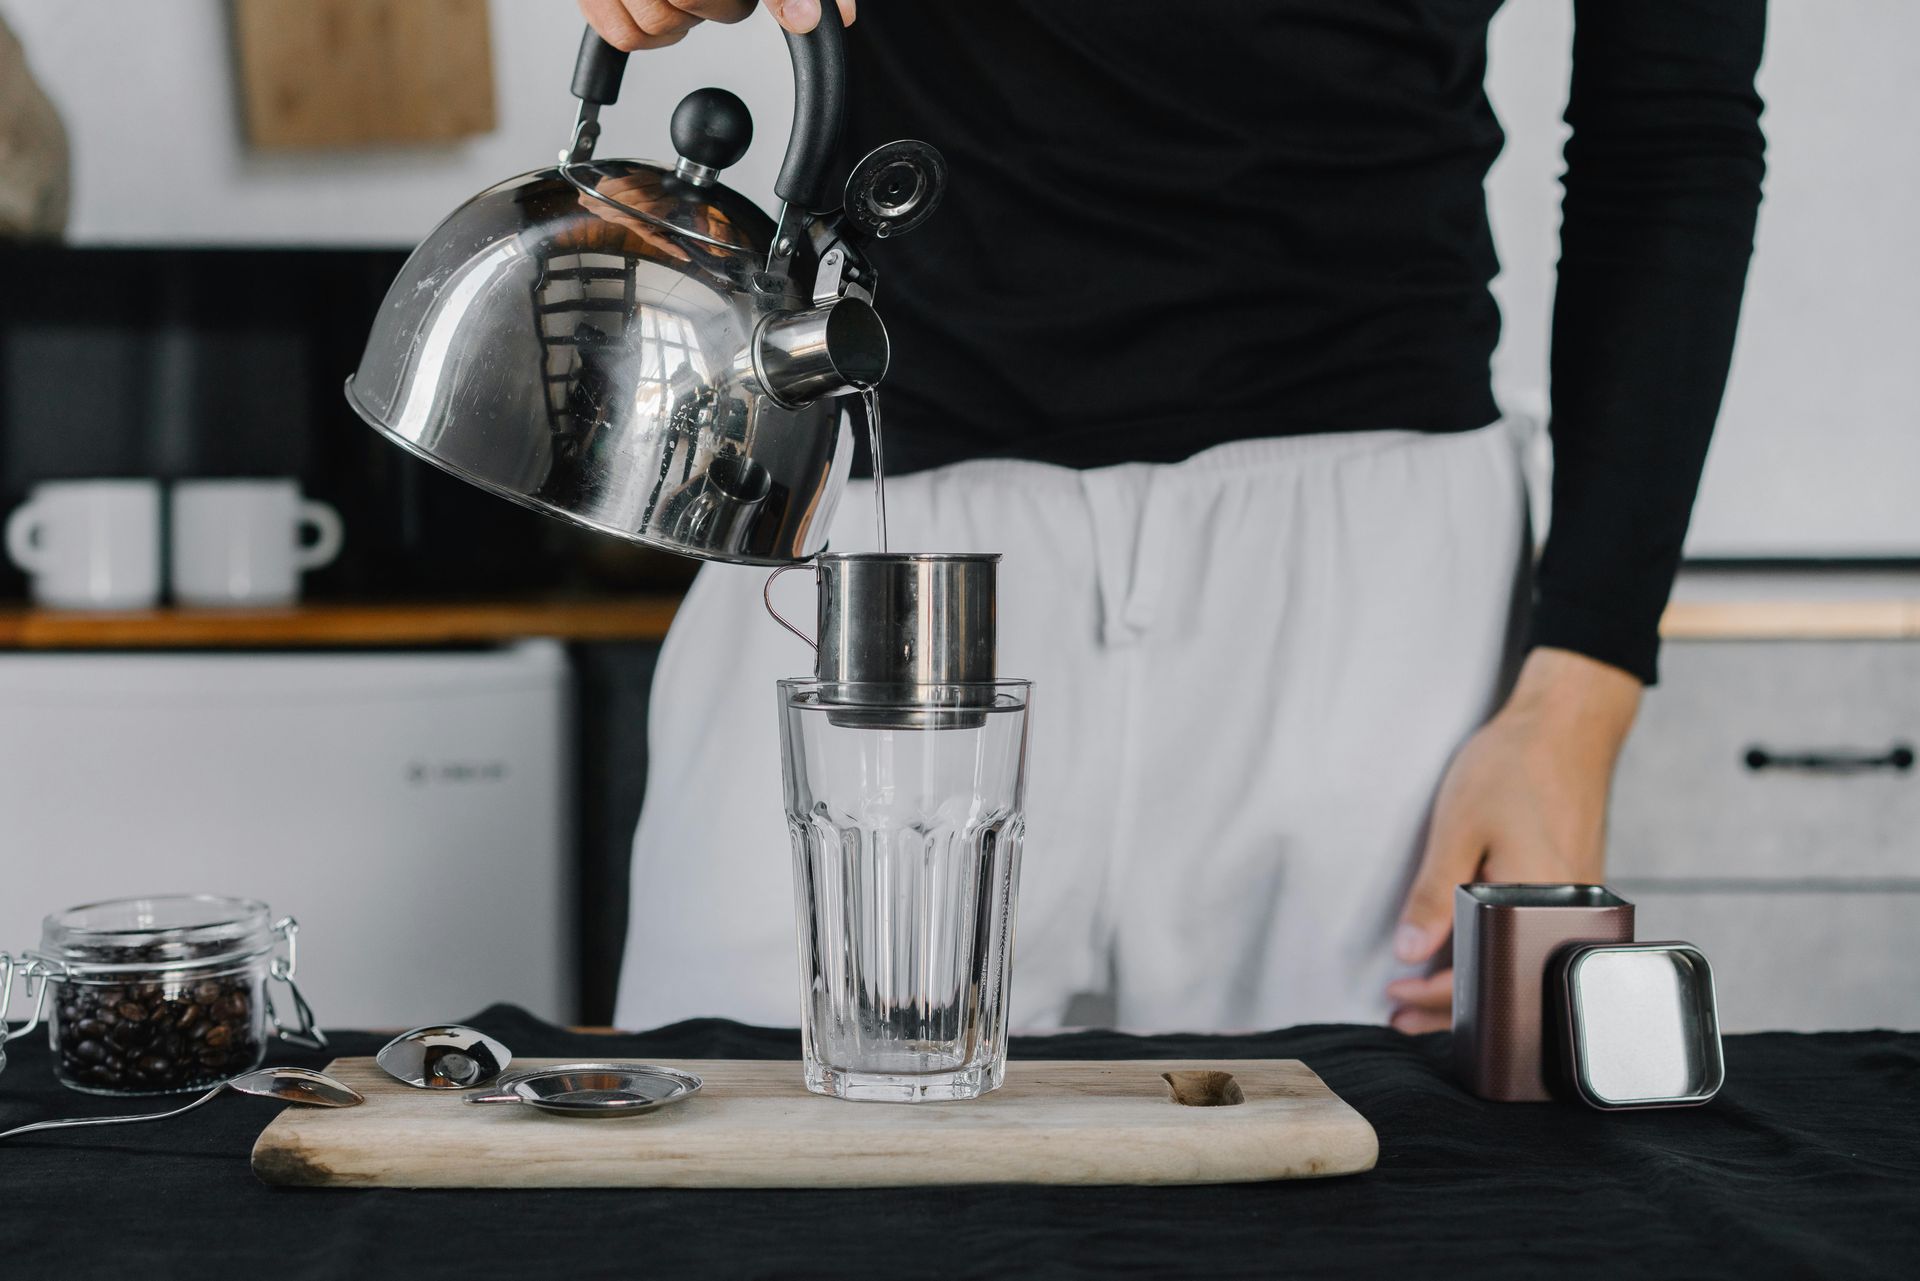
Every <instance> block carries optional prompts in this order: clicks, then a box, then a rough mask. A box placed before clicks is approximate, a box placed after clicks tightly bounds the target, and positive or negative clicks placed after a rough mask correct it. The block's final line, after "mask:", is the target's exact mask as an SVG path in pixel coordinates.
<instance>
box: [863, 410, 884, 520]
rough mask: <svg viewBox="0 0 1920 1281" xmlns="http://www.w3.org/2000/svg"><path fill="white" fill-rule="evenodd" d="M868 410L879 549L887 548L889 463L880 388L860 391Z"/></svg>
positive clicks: (874, 518) (868, 430)
mask: <svg viewBox="0 0 1920 1281" xmlns="http://www.w3.org/2000/svg"><path fill="white" fill-rule="evenodd" d="M860 399H861V400H862V401H863V402H864V403H865V405H866V410H867V443H868V444H869V445H871V446H872V447H873V529H874V533H875V534H876V535H877V536H878V538H879V550H881V551H886V550H887V464H886V457H885V455H884V454H883V453H882V452H881V449H880V390H879V388H877V387H869V388H867V389H866V390H865V391H863V392H861V393H860Z"/></svg>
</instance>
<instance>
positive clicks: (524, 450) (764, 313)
mask: <svg viewBox="0 0 1920 1281" xmlns="http://www.w3.org/2000/svg"><path fill="white" fill-rule="evenodd" d="M821 10H822V19H821V22H820V25H819V26H818V27H816V28H815V29H814V31H813V32H812V33H810V34H808V35H805V36H789V37H788V38H787V42H788V48H789V52H790V53H791V55H792V59H793V72H794V99H795V101H794V120H793V133H792V136H791V138H790V139H789V140H788V143H787V153H786V158H785V161H784V163H783V164H782V166H781V170H780V175H779V178H778V180H777V181H776V182H775V184H774V191H775V193H776V194H777V195H778V196H779V197H780V200H781V202H782V204H781V213H780V217H779V219H778V220H777V221H776V220H774V219H770V218H768V217H767V215H766V214H765V213H763V212H762V211H761V210H760V209H759V208H758V207H757V206H755V205H754V204H753V202H752V201H750V200H748V199H747V198H746V197H744V196H742V195H740V194H739V193H737V192H735V191H732V190H730V189H728V188H727V187H725V186H723V185H721V183H720V182H719V175H720V172H721V171H722V170H723V169H725V168H726V167H727V166H729V165H731V164H733V163H735V162H736V161H738V160H739V159H740V157H741V156H742V155H744V154H745V152H746V150H747V146H748V144H749V143H750V142H751V140H752V134H753V122H752V119H751V117H750V116H749V114H748V112H747V108H746V104H745V103H743V102H741V101H740V99H739V98H737V97H735V96H734V95H733V94H731V93H727V92H726V91H724V90H720V89H701V90H698V91H696V92H695V93H692V94H690V95H688V96H687V98H686V99H684V100H683V101H682V102H681V103H680V105H679V106H678V108H676V109H675V111H674V113H673V121H672V138H673V145H674V148H675V150H676V151H677V152H678V153H679V158H678V161H677V162H676V163H675V164H673V165H670V166H669V165H661V164H655V163H652V162H649V161H643V160H595V159H594V158H593V151H594V145H595V143H596V141H597V139H598V137H599V132H600V126H599V112H600V108H601V107H602V106H604V105H607V104H610V103H612V102H614V101H615V100H616V98H617V97H618V94H619V86H620V80H621V76H622V74H623V72H624V69H625V64H626V55H625V54H623V53H620V52H619V51H617V50H615V49H614V48H612V47H611V46H610V45H607V44H606V43H605V42H604V41H602V40H601V39H600V38H599V37H598V36H597V35H595V34H594V32H593V31H591V30H589V31H588V32H587V33H586V39H585V40H584V41H583V43H582V44H581V48H580V57H579V60H578V62H577V64H576V66H575V69H574V78H573V92H574V94H575V96H576V97H578V98H579V99H580V108H579V113H578V116H577V118H576V121H575V124H574V129H573V136H572V139H571V142H570V144H569V146H568V148H567V150H566V151H564V152H563V153H562V154H561V157H560V163H559V164H558V165H557V166H556V167H554V168H549V169H541V170H536V171H535V172H532V173H526V174H522V175H520V176H519V177H517V178H510V179H508V180H507V181H505V182H502V183H500V184H498V185H497V186H494V187H492V188H489V189H488V190H486V191H483V192H481V193H480V194H479V195H477V196H475V197H474V198H473V199H471V200H469V201H468V202H467V203H466V204H464V205H462V206H461V207H460V208H459V209H457V210H455V211H454V212H453V214H452V215H451V216H450V217H448V218H447V219H446V221H444V222H443V223H441V224H440V226H439V227H438V228H436V229H435V230H434V231H433V232H432V233H431V234H430V235H429V236H428V237H427V238H426V240H425V241H423V242H422V243H421V245H420V247H419V248H418V249H417V250H415V251H414V253H413V256H412V257H411V258H409V259H408V260H407V263H406V265H405V266H404V267H403V268H402V269H401V271H400V275H399V277H398V279H396V280H395V281H394V283H393V286H392V288H391V289H389V290H388V292H387V297H386V301H385V303H384V305H383V306H382V307H381V310H380V314H379V316H378V318H377V319H376V320H375V321H374V325H373V330H372V333H371V335H370V336H369V338H368V340H367V347H366V352H365V354H364V355H363V356H362V357H361V360H360V367H359V370H358V372H357V373H355V374H354V376H353V377H352V378H349V379H348V380H347V388H346V392H347V400H348V401H349V402H350V403H351V404H352V406H353V408H354V409H355V410H356V411H357V412H358V413H359V414H360V416H361V417H362V418H364V419H366V420H367V422H368V423H370V424H371V425H372V426H374V427H375V428H377V429H378V430H380V431H381V432H383V433H385V434H386V436H387V437H388V438H390V439H391V440H393V441H394V442H395V443H396V444H399V445H400V446H402V447H403V448H405V449H408V450H410V451H412V452H413V453H415V454H417V455H419V456H420V457H422V458H425V459H426V460H427V461H429V462H431V463H433V464H435V465H436V466H439V467H443V468H445V469H446V470H447V471H450V472H452V473H454V474H455V475H457V476H461V477H463V478H465V479H466V480H469V481H471V482H473V483H474V484H476V485H479V486H480V487H482V488H483V489H488V490H491V491H492V492H494V493H496V494H499V495H501V496H502V497H505V498H510V499H512V500H514V501H515V502H518V503H522V504H524V505H526V506H529V507H533V508H535V509H537V510H539V511H543V512H546V513H548V514H549V515H553V516H558V517H562V518H564V519H566V520H570V521H573V522H575V523H577V524H581V525H585V526H588V527H590V528H592V529H597V530H601V531H603V532H605V533H609V534H613V535H616V536H618V537H621V538H626V539H630V540H632V541H635V542H640V543H646V544H648V545H651V546H654V547H659V548H662V549H665V550H667V551H672V552H678V553H681V554H683V555H688V556H696V557H701V558H704V559H710V560H724V561H735V562H741V563H746V564H758V565H778V564H789V563H792V562H794V561H797V560H803V559H806V558H807V557H810V556H812V555H813V554H814V553H816V552H818V551H820V550H821V548H822V547H823V546H824V545H825V543H826V537H827V530H828V528H829V526H830V524H831V522H832V518H833V510H834V507H835V505H836V503H837V502H838V499H839V496H840V491H841V489H842V488H843V486H844V481H845V478H846V474H847V471H848V469H849V466H850V463H851V457H852V434H851V432H850V431H849V430H848V427H847V425H846V423H845V421H844V415H843V414H842V412H841V403H842V402H841V401H840V400H839V399H838V398H839V397H840V396H842V395H844V394H845V393H847V392H852V391H864V390H866V389H869V388H872V387H873V386H874V385H875V384H877V383H878V382H879V381H880V379H881V377H882V376H883V375H884V374H885V373H886V370H887V363H888V344H887V333H886V328H885V326H884V325H883V324H882V323H881V321H880V317H879V315H878V314H877V313H876V312H875V311H874V309H873V305H872V303H873V292H874V286H875V283H876V279H875V273H874V270H873V266H872V264H871V263H870V262H868V261H867V259H866V257H865V255H864V254H863V252H862V248H863V246H864V244H865V243H866V242H867V239H868V238H869V237H886V236H891V235H897V234H900V233H902V232H905V231H909V230H911V229H912V228H913V227H915V226H918V225H919V223H920V222H921V221H923V220H924V219H925V218H926V217H927V215H929V214H930V213H932V212H933V209H934V207H935V205H937V204H938V203H939V200H940V197H941V195H942V193H943V192H944V190H945V186H946V175H947V170H946V164H945V161H944V160H943V159H942V158H941V156H940V154H939V153H938V152H937V151H935V150H934V149H933V148H932V147H929V146H927V145H926V144H924V143H920V142H914V141H902V142H896V143H890V144H888V145H887V146H884V147H881V148H879V149H878V150H877V151H875V152H873V153H872V154H870V155H868V156H867V157H866V158H865V159H864V160H862V161H861V162H860V163H859V164H857V165H856V166H854V168H853V171H852V174H851V176H850V178H849V179H848V180H847V183H846V187H845V190H844V192H843V193H835V194H833V195H831V196H830V195H829V182H830V179H831V176H832V175H831V169H832V167H833V165H834V163H835V160H836V157H837V153H838V149H839V142H840V132H841V121H842V117H843V115H844V102H845V94H846V87H845V81H846V72H845V53H844V48H843V33H842V30H841V26H840V17H839V13H838V10H837V7H836V6H834V5H831V4H826V5H822V6H821Z"/></svg>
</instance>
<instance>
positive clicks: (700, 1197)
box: [0, 1007, 1920, 1281]
mask: <svg viewBox="0 0 1920 1281" xmlns="http://www.w3.org/2000/svg"><path fill="white" fill-rule="evenodd" d="M472 1022H474V1023H475V1024H476V1025H477V1026H479V1027H481V1028H482V1029H484V1030H486V1031H488V1032H490V1033H492V1034H494V1035H496V1036H499V1037H500V1038H501V1039H503V1040H504V1041H505V1042H506V1043H507V1044H508V1045H510V1046H512V1047H513V1048H514V1049H515V1050H516V1051H517V1052H519V1053H520V1054H521V1055H523V1056H527V1057H532V1056H536V1055H567V1056H574V1055H578V1056H581V1057H589V1056H593V1057H614V1056H618V1057H630V1058H631V1057H638V1058H649V1057H651V1058H760V1059H771V1058H793V1059H797V1057H798V1053H799V1041H798V1037H797V1035H796V1034H795V1033H793V1032H790V1031H777V1030H771V1029H761V1028H748V1027H743V1026H740V1025H738V1024H734V1023H727V1022H723V1021H719V1020H698V1021H694V1022H689V1023H682V1024H677V1025H675V1026H673V1027H669V1028H665V1029H662V1030H660V1031H657V1032H652V1033H648V1034H644V1035H638V1036H632V1035H614V1036H607V1035H598V1034H587V1033H577V1032H565V1031H562V1030H560V1029H558V1028H553V1027H550V1026H548V1025H545V1024H542V1023H539V1022H538V1021H536V1020H534V1019H532V1018H531V1017H530V1016H528V1015H526V1014H525V1013H523V1012H521V1011H519V1010H515V1009H512V1008H508V1007H496V1008H494V1009H492V1010H489V1011H487V1012H486V1013H484V1014H482V1015H480V1016H479V1017H477V1018H475V1019H474V1020H472ZM382 1039H383V1038H381V1037H379V1036H375V1035H372V1034H368V1033H340V1034H338V1035H337V1036H336V1037H335V1046H334V1048H333V1050H332V1051H329V1052H326V1053H309V1052H298V1053H291V1054H285V1055H280V1056H276V1058H277V1059H280V1058H284V1059H285V1060H287V1061H293V1062H300V1063H304V1064H307V1065H309V1066H315V1067H317V1066H320V1065H321V1064H323V1063H325V1062H326V1060H327V1059H328V1058H331V1057H334V1056H335V1055H344V1054H355V1055H364V1054H370V1053H372V1052H373V1050H374V1049H375V1048H377V1046H378V1045H379V1044H380V1043H381V1040H382ZM8 1048H9V1050H10V1051H13V1052H14V1053H13V1063H12V1065H11V1066H10V1067H9V1068H8V1069H7V1070H6V1072H5V1073H4V1075H0V1125H14V1124H20V1123H23V1122H26V1121H29V1120H38V1119H42V1118H45V1117H49V1116H55V1115H81V1114H89V1113H92V1114H100V1113H108V1112H132V1111H139V1110H144V1108H143V1104H145V1103H151V1100H145V1101H142V1100H125V1101H116V1100H102V1099H92V1098H86V1097H82V1096H80V1095H76V1094H72V1093H69V1092H67V1091H65V1090H63V1089H61V1088H60V1087H59V1086H57V1085H56V1084H54V1082H53V1080H52V1077H51V1074H50V1072H49V1069H48V1062H47V1058H48V1056H47V1050H46V1047H45V1044H44V1042H43V1041H40V1040H38V1039H37V1038H36V1039H35V1040H34V1041H33V1042H31V1043H16V1045H14V1046H9V1047H8ZM1445 1049H1446V1038H1445V1037H1444V1036H1428V1037H1418V1038H1409V1037H1403V1036H1400V1035H1399V1034H1398V1033H1395V1032H1391V1031H1388V1030H1386V1029H1383V1028H1372V1027H1341V1026H1333V1027H1307V1028H1296V1029H1292V1030H1289V1031H1282V1032H1271V1033H1261V1034H1254V1035H1242V1036H1223V1037H1196V1036H1163V1037H1145V1038H1133V1037H1126V1036H1121V1035H1118V1034H1115V1033H1106V1032H1090V1033H1080V1034H1074V1035H1067V1036H1057V1037H1047V1038H1034V1037H1028V1038H1015V1042H1014V1050H1013V1054H1014V1058H1015V1060H1016V1062H1015V1063H1014V1065H1013V1066H1012V1067H1011V1068H1010V1071H1014V1072H1017V1071H1019V1065H1018V1062H1017V1060H1019V1059H1020V1058H1035V1057H1045V1058H1087V1059H1101V1058H1169V1059H1175V1058H1177V1059H1180V1060H1184V1061H1187V1062H1189V1063H1193V1062H1203V1061H1205V1060H1207V1059H1217V1058H1261V1057H1297V1058H1301V1059H1304V1060H1305V1061H1306V1062H1307V1063H1308V1064H1309V1065H1310V1066H1312V1067H1313V1068H1314V1069H1315V1070H1316V1071H1318V1072H1319V1073H1320V1075H1321V1076H1322V1077H1324V1078H1325V1079H1326V1081H1327V1083H1328V1084H1329V1085H1331V1086H1332V1087H1333V1088H1334V1089H1335V1090H1336V1091H1338V1092H1339V1093H1340V1094H1341V1095H1342V1096H1343V1097H1344V1098H1346V1099H1347V1100H1348V1101H1349V1102H1350V1103H1352V1104H1353V1105H1354V1106H1355V1107H1357V1108H1358V1109H1359V1110H1360V1111H1361V1112H1362V1113H1363V1114H1364V1115H1365V1116H1366V1117H1367V1118H1368V1120H1370V1121H1371V1122H1372V1123H1373V1126H1374V1128H1375V1130H1376V1131H1378V1133H1379V1137H1380V1161H1379V1166H1378V1168H1376V1169H1374V1170H1372V1171H1370V1172H1368V1173H1365V1174H1360V1175H1355V1176H1351V1177H1346V1178H1339V1179H1328V1180H1308V1181H1299V1182H1287V1183H1271V1184H1244V1185H1230V1186H1219V1187H1169V1188H1063V1187H1051V1188H1050V1187H992V1186H988V1187H966V1188H919V1189H875V1190H863V1191H855V1192H848V1191H824V1190H823V1191H817V1192H809V1191H798V1192H730V1191H604V1192H591V1191H589V1192H575V1191H542V1192H454V1191H418V1192H409V1191H390V1190H368V1191H344V1190H287V1189H269V1188H267V1187H265V1186H263V1185H261V1184H260V1183H258V1182H256V1181H255V1179H254V1177H253V1175H252V1173H251V1172H250V1170H249V1167H248V1164H247V1154H248V1150H249V1149H250V1147H251V1146H252V1143H253V1140H254V1138H255V1137H256V1136H257V1135H258V1134H259V1132H260V1131H261V1129H263V1128H264V1127H265V1125H266V1124H267V1121H268V1120H269V1118H270V1117H271V1115H272V1113H273V1105H271V1104H267V1103H263V1102H260V1101H257V1100H251V1099H243V1098H238V1097H227V1098H222V1099H219V1100H217V1101H216V1102H215V1103H213V1104H210V1105H209V1106H208V1107H206V1108H204V1109H202V1110H201V1111H199V1112H196V1113H193V1114H191V1115H189V1116H187V1117H182V1118H179V1119H177V1120H174V1121H168V1122H160V1123H157V1124H154V1125H148V1126H129V1127H125V1128H109V1129H99V1130H75V1131H67V1132H64V1133H48V1134H35V1135H29V1136H26V1137H24V1138H22V1139H17V1140H9V1141H7V1143H6V1144H5V1147H6V1149H7V1150H6V1151H4V1152H0V1204H5V1205H6V1207H7V1212H6V1215H5V1223H6V1232H5V1237H6V1241H5V1245H4V1247H0V1248H4V1249H5V1251H6V1256H5V1257H6V1259H7V1267H6V1269H5V1271H6V1272H7V1274H8V1275H19V1276H22V1277H27V1276H72V1277H89V1276H104V1275H112V1276H147V1275H161V1276H165V1275H173V1274H180V1275H187V1274H192V1275H196V1276H201V1275H204V1276H215V1275H220V1276H272V1277H275V1278H282V1277H285V1278H301V1277H334V1276H352V1277H364V1276H406V1275H414V1276H424V1275H429V1274H432V1273H437V1272H453V1273H457V1274H458V1275H459V1276H460V1277H462V1278H463V1281H474V1279H476V1278H483V1277H511V1278H514V1281H524V1278H527V1277H536V1276H568V1277H578V1276H588V1275H609V1276H614V1275H618V1276H641V1275H662V1276H693V1275H710V1276H730V1277H731V1276H748V1275H780V1276H803V1275H821V1276H834V1277H858V1276H875V1277H888V1278H893V1277H899V1276H902V1275H915V1274H926V1275H932V1276H939V1277H941V1278H943V1279H944V1278H962V1277H972V1276H982V1277H984V1276H1023V1275H1035V1274H1041V1273H1045V1274H1052V1275H1059V1274H1066V1273H1071V1274H1076V1275H1089V1276H1110V1275H1120V1274H1125V1275H1129V1276H1156V1277H1159V1276H1179V1275H1194V1276H1207V1277H1241V1276H1245V1277H1271V1276H1276V1275H1301V1276H1326V1275H1351V1276H1355V1277H1368V1278H1391V1279H1393V1281H1401V1279H1403V1278H1414V1277H1428V1276H1432V1277H1457V1276H1469V1275H1470V1276H1475V1277H1486V1276H1515V1277H1529V1278H1532V1277H1539V1276H1542V1275H1553V1276H1555V1277H1557V1278H1563V1279H1564V1278H1573V1277H1584V1276H1593V1277H1609V1278H1611V1277H1618V1276H1623V1275H1648V1276H1686V1277H1719V1276H1725V1277H1737V1278H1740V1279H1741V1281H1751V1279H1752V1278H1755V1277H1770V1276H1779V1275H1789V1274H1791V1275H1815V1276H1839V1275H1846V1276H1855V1277H1879V1276H1885V1277H1896V1276H1901V1277H1905V1276H1913V1275H1915V1274H1916V1272H1920V1216H1915V1215H1914V1214H1913V1213H1912V1211H1913V1207H1914V1204H1915V1197H1916V1195H1920V1108H1916V1107H1915V1106H1914V1103H1913V1100H1914V1088H1915V1085H1916V1083H1920V1035H1916V1034H1905V1033H1893V1032H1859V1033H1832V1034H1823V1035H1817V1036H1793V1035H1786V1034H1764V1035H1756V1036H1737V1037H1730V1038H1728V1040H1727V1086H1726V1088H1725V1089H1724V1090H1723V1091H1722V1093H1721V1095H1720V1096H1719V1098H1717V1099H1716V1100H1714V1101H1713V1102H1712V1103H1710V1104H1708V1105H1707V1106H1706V1107H1703V1108H1697V1109H1686V1110H1671V1111H1648V1112H1637V1113H1614V1114H1603V1113H1599V1112H1593V1111H1590V1110H1587V1109H1585V1108H1580V1107H1573V1106H1563V1105H1558V1104H1532V1105H1529V1104H1518V1105H1513V1104H1510V1105H1497V1104H1489V1103H1483V1102H1481V1101H1479V1100H1477V1099H1474V1098H1472V1097H1471V1096H1469V1095H1467V1094H1465V1093H1463V1092H1462V1091H1460V1090H1459V1089H1458V1088H1456V1087H1455V1086H1454V1085H1453V1084H1452V1083H1451V1082H1450V1081H1449V1079H1448V1078H1447V1076H1446V1073H1445V1070H1444V1067H1443V1064H1444V1062H1445ZM798 1070H799V1069H798V1065H797V1063H796V1065H795V1071H796V1072H797V1071H798ZM821 1105H822V1106H828V1107H833V1106H876V1107H877V1106H881V1105H855V1104H836V1103H830V1102H827V1101H825V1100H823V1101H822V1104H821ZM952 1106H991V1102H988V1103H985V1104H981V1105H967V1104H958V1105H952ZM636 1123H637V1124H645V1121H644V1120H641V1121H638V1122H626V1124H636ZM560 1124H569V1123H567V1122H561V1123H560ZM571 1124H581V1123H579V1122H573V1123H571ZM616 1124H617V1123H616Z"/></svg>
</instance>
